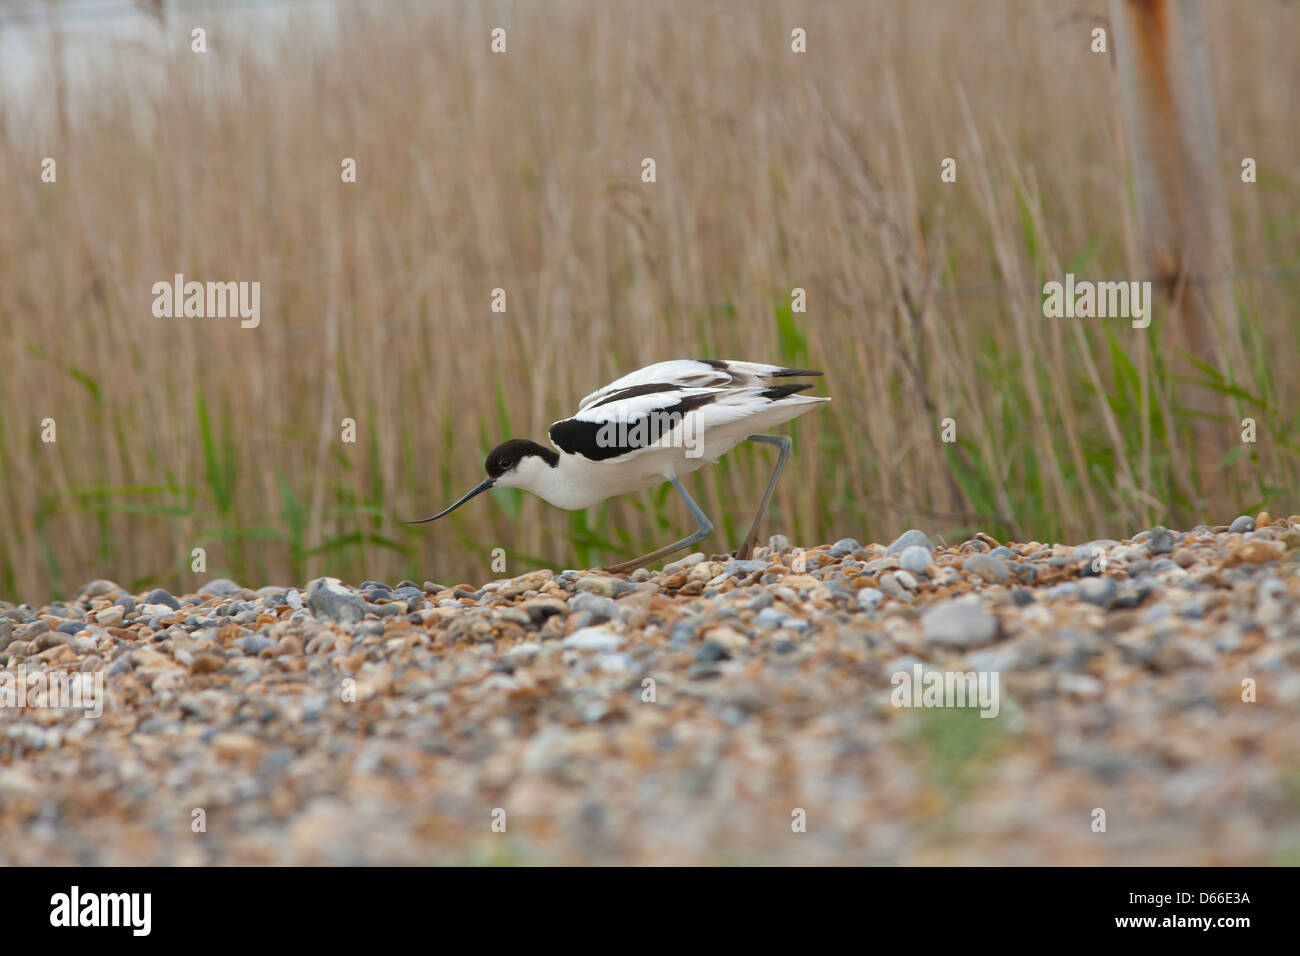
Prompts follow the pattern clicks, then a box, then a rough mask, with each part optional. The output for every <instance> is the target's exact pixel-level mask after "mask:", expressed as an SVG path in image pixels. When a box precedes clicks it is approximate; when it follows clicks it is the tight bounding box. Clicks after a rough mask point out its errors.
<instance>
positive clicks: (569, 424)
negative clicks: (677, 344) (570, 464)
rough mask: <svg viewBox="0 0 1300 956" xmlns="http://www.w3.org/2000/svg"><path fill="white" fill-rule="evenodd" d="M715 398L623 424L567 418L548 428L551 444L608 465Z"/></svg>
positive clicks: (691, 398) (686, 400)
mask: <svg viewBox="0 0 1300 956" xmlns="http://www.w3.org/2000/svg"><path fill="white" fill-rule="evenodd" d="M637 387H638V388H640V387H642V386H637ZM805 387H807V386H805ZM659 390H660V391H662V389H659ZM628 391H632V390H631V389H629V390H628ZM642 394H647V393H642ZM718 394H719V393H717V392H714V393H710V394H707V395H686V396H684V397H683V398H682V400H681V401H680V402H678V403H677V404H675V405H668V406H666V407H664V408H659V409H656V410H654V411H653V412H648V413H646V414H645V415H642V416H641V417H640V418H632V419H628V420H627V421H625V422H584V421H581V420H579V419H577V418H566V419H565V420H564V421H562V422H556V423H555V424H554V425H552V426H551V431H550V435H551V441H552V442H554V443H555V447H556V448H559V449H560V450H561V451H564V452H567V453H568V454H570V455H581V456H582V457H583V458H586V459H588V460H589V461H608V460H609V459H611V458H617V457H618V456H619V455H623V454H626V453H627V452H629V451H635V450H637V449H639V448H646V447H649V446H651V445H654V444H655V443H656V442H660V441H662V440H663V437H664V436H665V435H667V434H668V433H669V432H671V431H672V430H673V429H674V428H676V427H677V426H678V425H680V424H681V421H682V419H683V418H684V417H685V416H686V414H687V413H688V412H693V411H695V409H697V408H703V407H704V406H705V405H708V404H710V403H712V402H715V401H717V399H718ZM623 397H624V398H626V397H628V396H623ZM601 404H602V405H603V404H604V402H602V403H601ZM592 407H595V406H592Z"/></svg>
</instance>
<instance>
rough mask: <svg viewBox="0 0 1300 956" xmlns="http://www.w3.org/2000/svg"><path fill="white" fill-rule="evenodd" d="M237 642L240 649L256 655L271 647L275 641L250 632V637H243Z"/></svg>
mask: <svg viewBox="0 0 1300 956" xmlns="http://www.w3.org/2000/svg"><path fill="white" fill-rule="evenodd" d="M235 643H236V644H238V645H239V649H240V650H241V651H243V652H244V653H245V654H251V655H253V656H256V655H258V654H260V653H261V652H262V651H264V650H266V649H267V648H268V647H270V646H271V645H272V644H273V643H274V641H271V640H269V639H267V638H265V637H261V636H260V635H257V634H250V635H248V637H241V638H240V639H239V640H237V641H236V642H235Z"/></svg>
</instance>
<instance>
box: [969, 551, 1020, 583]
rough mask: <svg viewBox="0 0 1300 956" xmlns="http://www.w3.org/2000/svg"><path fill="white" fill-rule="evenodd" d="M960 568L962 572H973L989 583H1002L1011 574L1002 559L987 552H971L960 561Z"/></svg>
mask: <svg viewBox="0 0 1300 956" xmlns="http://www.w3.org/2000/svg"><path fill="white" fill-rule="evenodd" d="M961 569H962V572H963V573H965V574H974V575H976V576H977V577H980V578H983V579H984V580H985V581H988V582H989V583H990V584H1002V583H1004V582H1005V581H1006V580H1007V578H1008V577H1010V576H1011V572H1010V571H1008V570H1007V566H1006V563H1005V562H1004V561H1000V560H998V559H997V558H995V557H992V556H991V555H987V554H972V555H971V556H970V557H969V558H967V559H966V560H965V561H963V562H962V564H961Z"/></svg>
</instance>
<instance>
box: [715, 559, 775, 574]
mask: <svg viewBox="0 0 1300 956" xmlns="http://www.w3.org/2000/svg"><path fill="white" fill-rule="evenodd" d="M767 567H768V563H767V562H766V561H737V560H736V559H735V558H732V559H731V560H730V561H728V562H727V566H726V567H725V568H723V572H724V573H725V574H726V575H727V576H728V577H732V578H744V577H748V576H749V575H751V574H753V573H754V572H756V571H762V570H764V569H765V568H767Z"/></svg>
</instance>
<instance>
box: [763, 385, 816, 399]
mask: <svg viewBox="0 0 1300 956" xmlns="http://www.w3.org/2000/svg"><path fill="white" fill-rule="evenodd" d="M807 388H812V382H803V383H801V384H799V385H773V386H772V387H771V388H765V389H763V390H762V391H761V392H759V393H758V394H760V395H762V396H763V397H764V398H766V399H768V400H769V401H773V402H775V401H777V400H778V399H782V398H785V397H786V396H787V395H793V394H794V393H795V392H802V391H803V390H804V389H807Z"/></svg>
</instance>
